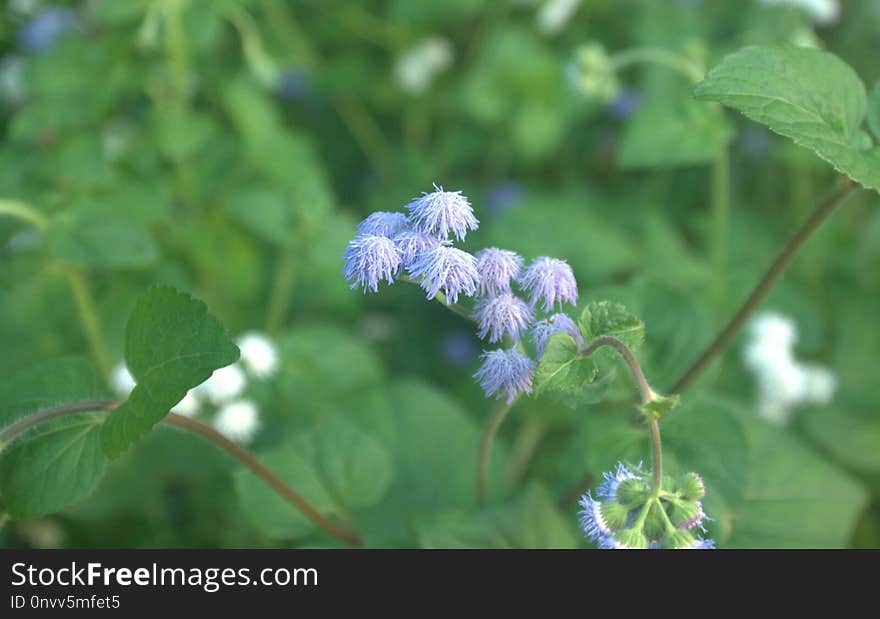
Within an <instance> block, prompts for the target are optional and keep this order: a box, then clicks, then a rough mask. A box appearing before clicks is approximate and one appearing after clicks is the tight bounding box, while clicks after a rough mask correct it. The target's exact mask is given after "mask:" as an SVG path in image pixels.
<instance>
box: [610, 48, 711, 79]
mask: <svg viewBox="0 0 880 619" xmlns="http://www.w3.org/2000/svg"><path fill="white" fill-rule="evenodd" d="M636 64H657V65H662V66H664V67H667V68H669V69H672V70H673V71H678V72H679V73H681V74H682V75H684V76H685V77H686V78H687V79H688V80H689V81H691V82H693V83H697V82H699V81H700V80H701V79H703V76H704V75H705V74H706V70H705V69H704V68H703V66H702V65H700V64H699V63H696V62H694V61H692V60H690V59H689V58H686V57H684V56H682V55H680V54H677V53H675V52H672V51H669V50H668V49H663V48H661V47H633V48H630V49H626V50H623V51H621V52H618V53H616V54H614V55H612V56H611V67H612V68H613V69H614V70H615V71H620V70H621V69H625V68H627V67H629V66H632V65H636Z"/></svg>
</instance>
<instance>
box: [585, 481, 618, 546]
mask: <svg viewBox="0 0 880 619" xmlns="http://www.w3.org/2000/svg"><path fill="white" fill-rule="evenodd" d="M578 504H579V505H580V506H581V511H580V521H581V528H582V529H583V530H584V533H586V534H587V538H588V539H589V540H590V541H591V542H594V543H597V544H599V547H600V548H601V547H602V544H603V543H604V542H605V541H606V539H608V538H610V537H611V534H612V531H611V528H610V527H609V526H608V523H607V522H606V521H605V517H604V516H603V515H602V503H601V502H600V501H597V500H596V499H594V498H593V496H592V495H591V494H590V493H589V492H587V493H586V494H585V495H584V496H582V497H581V500H580V501H579V502H578Z"/></svg>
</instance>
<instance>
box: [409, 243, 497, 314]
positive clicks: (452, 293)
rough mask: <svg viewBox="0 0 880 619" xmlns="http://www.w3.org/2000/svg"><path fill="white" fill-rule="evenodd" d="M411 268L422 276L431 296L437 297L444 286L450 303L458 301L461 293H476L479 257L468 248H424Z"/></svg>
mask: <svg viewBox="0 0 880 619" xmlns="http://www.w3.org/2000/svg"><path fill="white" fill-rule="evenodd" d="M408 270H409V274H410V275H411V276H412V277H414V278H415V279H421V280H422V281H421V287H422V288H423V289H424V290H425V291H426V292H427V293H428V299H433V298H434V297H435V296H437V293H438V292H439V291H440V290H441V289H442V290H443V294H445V295H446V302H447V303H457V302H458V295H460V294H464V295H465V296H468V297H471V296H473V295H474V293H476V291H477V282H478V281H479V279H480V276H479V274H478V273H477V260H476V259H475V258H474V257H473V256H472V255H470V254H469V253H467V252H466V251H462V250H460V249H456V248H455V247H450V246H448V245H439V246H438V247H435V248H434V249H432V250H430V251H426V252H424V253H423V254H422V255H421V256H420V257H419V258H418V259H417V260H416V261H415V262H414V263H413V265H412V266H411V267H409V268H408Z"/></svg>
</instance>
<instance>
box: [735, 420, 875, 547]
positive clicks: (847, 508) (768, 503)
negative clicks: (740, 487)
mask: <svg viewBox="0 0 880 619" xmlns="http://www.w3.org/2000/svg"><path fill="white" fill-rule="evenodd" d="M745 428H746V430H747V433H748V437H749V443H750V444H751V467H750V471H749V482H748V485H747V487H746V492H745V495H744V499H743V500H742V501H741V502H740V503H738V504H737V505H735V506H734V512H733V514H732V515H731V519H730V521H729V522H728V523H726V525H727V526H730V527H731V528H732V531H733V533H732V536H731V538H730V540H729V542H728V545H730V546H735V547H742V548H795V547H800V548H803V547H808V548H838V547H844V546H846V545H847V543H848V541H849V538H850V535H851V534H852V531H853V527H854V525H855V523H856V519H857V517H858V515H859V514H860V513H861V512H862V510H863V509H864V507H865V504H866V502H867V498H868V497H867V494H866V492H865V490H864V489H863V488H862V486H860V485H859V484H858V483H856V481H855V480H853V479H852V478H851V477H849V476H848V475H846V474H845V473H843V472H842V471H840V470H839V469H837V468H835V467H834V466H832V465H831V464H829V463H828V462H826V461H825V460H823V459H822V458H820V457H819V456H818V455H816V454H815V453H814V452H813V451H811V450H810V449H808V448H806V447H805V446H804V445H802V444H801V443H800V441H798V440H797V439H796V438H794V437H792V436H791V435H790V434H788V433H787V432H785V431H783V430H779V429H776V428H773V427H770V426H768V425H767V424H764V423H762V422H760V421H755V420H751V419H750V420H748V421H747V422H746V423H745Z"/></svg>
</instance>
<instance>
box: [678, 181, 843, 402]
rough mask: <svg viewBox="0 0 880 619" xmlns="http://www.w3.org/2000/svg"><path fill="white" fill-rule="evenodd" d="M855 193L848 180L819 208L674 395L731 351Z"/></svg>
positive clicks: (784, 249)
mask: <svg viewBox="0 0 880 619" xmlns="http://www.w3.org/2000/svg"><path fill="white" fill-rule="evenodd" d="M854 190H855V186H854V185H853V184H852V183H851V182H849V180H848V179H847V183H846V185H845V186H844V187H842V188H841V189H838V190H837V191H835V192H833V193H832V194H831V195H830V196H828V198H826V199H825V200H824V201H823V202H822V203H820V204H819V206H818V207H817V208H816V209H815V210H814V211H813V212H812V213H811V214H810V216H809V217H808V218H807V220H806V221H805V222H804V223H803V224H802V225H801V227H800V228H799V229H798V230H797V232H795V234H794V235H793V236H792V237H791V238H790V239H789V240H788V242H787V243H786V244H785V246H784V247H783V248H782V249H781V250H780V251H779V253H778V254H777V256H776V259H775V260H773V263H772V264H771V265H770V268H769V269H767V272H766V273H764V276H763V277H762V278H761V279H760V281H758V284H757V285H756V286H755V288H754V289H753V290H752V292H751V294H750V295H749V297H748V298H747V299H746V300H745V302H744V303H743V304H742V306H741V307H740V308H739V310H737V312H736V313H735V314H734V315H733V318H731V319H730V322H728V323H727V326H725V327H724V329H722V330H721V332H720V333H719V334H718V335H717V336H716V337H715V339H714V340H713V341H712V343H711V344H709V346H708V347H707V348H706V350H705V351H703V353H702V354H701V355H700V356H699V358H697V360H696V361H694V363H693V364H692V365H691V367H690V368H688V369H687V370H686V371H685V372H684V374H682V375H681V377H680V378H679V379H678V380H677V381H675V384H674V385H673V386H672V389H671V390H670V391H671V393H681V392H682V391H684V390H685V389H686V388H687V387H688V386H689V385H690V384H691V383H692V382H693V381H694V379H695V378H697V376H699V375H700V374H701V373H702V372H703V370H705V369H706V367H707V366H708V365H709V363H710V362H711V361H712V360H713V359H714V358H715V357H716V356H718V355H719V354H720V353H721V352H722V351H723V350H724V349H725V348H727V345H728V344H730V342H731V340H732V339H733V338H734V336H735V335H736V334H737V333H739V330H740V329H741V328H742V326H743V325H744V324H745V322H746V320H747V319H748V318H749V316H751V315H752V314H753V313H754V312H755V310H757V309H758V307H759V306H760V305H761V302H762V301H763V300H764V298H765V297H766V296H767V294H768V293H769V292H770V289H771V288H772V287H773V284H775V283H776V280H778V279H779V278H780V277H781V276H782V274H783V273H785V270H786V269H787V268H788V267H789V265H790V264H791V263H792V261H793V260H794V258H795V256H796V255H797V254H798V252H799V251H800V250H801V248H802V247H803V246H804V244H805V243H806V242H807V240H808V239H809V238H810V237H811V236H812V235H813V233H814V232H815V231H816V230H817V229H818V228H819V226H820V225H822V222H824V221H825V220H826V219H828V216H829V215H831V213H833V212H834V210H835V209H836V208H837V207H838V206H840V205H841V204H843V202H844V201H845V200H846V198H848V197H849V196H850V195H852V193H853V191H854Z"/></svg>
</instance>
